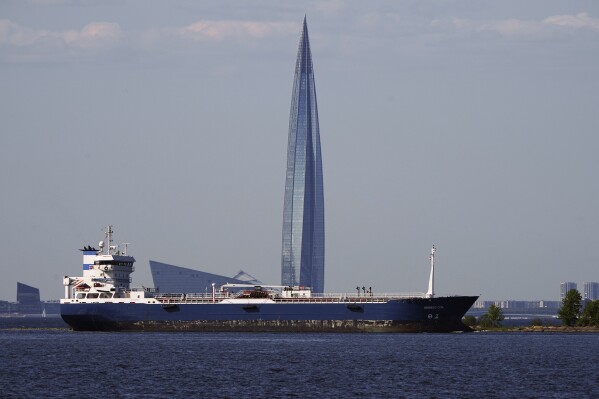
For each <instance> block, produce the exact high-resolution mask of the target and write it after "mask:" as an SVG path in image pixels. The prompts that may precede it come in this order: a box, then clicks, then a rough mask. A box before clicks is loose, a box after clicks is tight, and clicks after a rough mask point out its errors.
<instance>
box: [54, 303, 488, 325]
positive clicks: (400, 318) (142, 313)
mask: <svg viewBox="0 0 599 399" xmlns="http://www.w3.org/2000/svg"><path fill="white" fill-rule="evenodd" d="M476 299H477V297H475V296H452V297H437V298H409V299H394V300H388V301H386V302H356V303H347V302H308V303H301V302H299V303H254V302H252V301H251V300H248V301H247V303H235V304H231V303H227V304H221V303H179V304H171V305H168V306H165V305H164V304H160V303H108V302H105V303H62V304H61V316H62V318H63V319H64V321H65V322H66V323H67V324H69V325H70V326H71V327H72V328H73V329H74V330H76V331H240V332H452V331H469V328H468V327H467V326H465V325H464V324H463V323H462V321H461V320H462V317H463V316H464V314H465V313H466V312H467V311H468V309H469V308H470V307H471V306H472V304H473V303H474V302H475V301H476Z"/></svg>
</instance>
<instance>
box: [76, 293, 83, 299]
mask: <svg viewBox="0 0 599 399" xmlns="http://www.w3.org/2000/svg"><path fill="white" fill-rule="evenodd" d="M83 298H85V293H84V292H80V293H78V294H77V299H83Z"/></svg>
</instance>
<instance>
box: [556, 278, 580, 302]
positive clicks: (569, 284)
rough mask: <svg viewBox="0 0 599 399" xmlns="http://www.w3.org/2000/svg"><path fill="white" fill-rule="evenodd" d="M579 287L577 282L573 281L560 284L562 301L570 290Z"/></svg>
mask: <svg viewBox="0 0 599 399" xmlns="http://www.w3.org/2000/svg"><path fill="white" fill-rule="evenodd" d="M577 289H578V287H577V286H576V283H573V282H571V281H566V282H564V283H560V284H559V299H560V301H563V300H564V298H565V297H566V294H567V293H568V291H570V290H577Z"/></svg>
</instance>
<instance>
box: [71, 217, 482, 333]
mask: <svg viewBox="0 0 599 399" xmlns="http://www.w3.org/2000/svg"><path fill="white" fill-rule="evenodd" d="M112 237H113V229H112V226H108V227H107V228H106V230H105V239H106V241H100V243H99V249H96V248H95V247H92V246H86V247H84V248H83V249H82V250H81V251H82V252H83V276H80V277H69V276H65V277H64V281H63V283H64V287H65V297H64V298H63V299H61V301H60V312H61V316H62V318H63V320H64V321H65V322H66V323H67V324H69V325H70V326H71V327H72V328H73V330H75V331H243V332H254V331H255V332H453V331H469V328H468V327H467V326H466V325H464V324H463V323H462V317H463V316H464V314H465V313H466V312H467V311H468V309H469V308H470V307H471V306H472V305H473V304H474V302H475V301H476V299H477V298H478V296H435V294H434V270H435V266H434V265H435V263H434V262H435V247H434V245H433V247H432V250H431V254H430V266H431V271H430V278H429V286H428V291H427V292H426V293H421V294H420V293H419V294H376V293H373V292H372V290H371V289H370V290H368V289H366V288H365V287H362V290H360V288H359V287H356V288H357V292H356V293H352V294H332V293H324V294H323V293H313V292H312V291H311V289H310V287H301V286H295V287H292V286H277V285H259V286H258V285H247V284H225V285H223V286H220V287H216V286H215V285H214V284H213V285H212V290H211V292H209V293H161V292H159V291H158V290H156V289H154V288H146V287H139V288H136V287H131V273H133V272H134V270H135V266H134V263H135V258H134V257H133V256H130V255H129V254H128V253H127V245H124V248H123V249H120V248H119V246H118V245H114V244H113V238H112Z"/></svg>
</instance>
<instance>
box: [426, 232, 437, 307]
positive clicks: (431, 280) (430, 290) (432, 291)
mask: <svg viewBox="0 0 599 399" xmlns="http://www.w3.org/2000/svg"><path fill="white" fill-rule="evenodd" d="M435 251H436V248H435V245H434V244H433V247H432V248H431V256H430V260H431V275H430V278H429V279H428V291H427V292H426V297H427V298H432V297H434V296H435Z"/></svg>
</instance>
